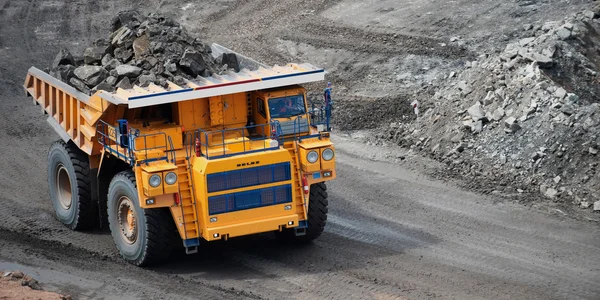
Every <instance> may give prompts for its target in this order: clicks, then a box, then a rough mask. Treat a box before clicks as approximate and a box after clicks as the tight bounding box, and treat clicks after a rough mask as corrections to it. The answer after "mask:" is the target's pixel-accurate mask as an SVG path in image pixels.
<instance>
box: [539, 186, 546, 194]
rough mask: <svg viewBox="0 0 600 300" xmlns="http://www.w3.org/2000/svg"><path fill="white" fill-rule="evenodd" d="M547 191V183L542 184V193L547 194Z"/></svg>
mask: <svg viewBox="0 0 600 300" xmlns="http://www.w3.org/2000/svg"><path fill="white" fill-rule="evenodd" d="M546 191H548V186H546V185H545V184H540V193H542V194H546Z"/></svg>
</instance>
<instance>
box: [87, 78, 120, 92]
mask: <svg viewBox="0 0 600 300" xmlns="http://www.w3.org/2000/svg"><path fill="white" fill-rule="evenodd" d="M92 91H107V92H110V93H112V92H114V91H115V87H114V85H111V84H109V83H108V82H106V81H104V82H101V83H100V84H99V85H97V86H95V87H94V88H93V89H92Z"/></svg>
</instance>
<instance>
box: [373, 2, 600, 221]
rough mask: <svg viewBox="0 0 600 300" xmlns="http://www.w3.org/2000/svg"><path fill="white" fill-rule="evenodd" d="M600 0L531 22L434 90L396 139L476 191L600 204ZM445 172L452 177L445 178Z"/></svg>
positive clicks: (394, 131) (391, 136)
mask: <svg viewBox="0 0 600 300" xmlns="http://www.w3.org/2000/svg"><path fill="white" fill-rule="evenodd" d="M599 72H600V5H597V6H596V8H595V9H594V10H592V11H584V12H581V13H578V14H575V15H572V16H569V17H568V18H566V19H565V20H564V21H561V22H540V23H538V24H532V25H528V26H525V27H524V28H523V29H522V37H521V38H519V39H517V40H514V41H513V42H510V43H508V45H506V47H505V48H504V49H499V51H498V52H492V53H489V54H485V55H481V56H480V57H479V59H478V60H477V61H473V62H471V61H469V62H466V63H465V67H464V68H463V69H462V70H454V71H453V72H452V73H451V74H449V75H448V76H447V77H446V78H444V79H443V80H440V81H439V82H437V83H435V84H434V85H432V86H433V87H432V88H431V89H430V90H427V91H426V92H428V93H430V94H429V95H433V97H431V96H430V97H429V98H424V97H421V98H420V100H421V101H422V107H421V114H420V115H419V117H418V120H417V121H415V122H395V123H393V124H392V125H391V126H390V128H389V129H387V130H386V131H385V132H384V133H383V134H380V135H379V136H377V139H376V141H378V142H380V143H381V142H382V141H383V142H390V141H391V142H393V143H395V144H398V145H401V146H405V147H410V148H411V149H412V150H413V151H417V152H420V153H426V154H427V155H429V156H431V157H434V158H436V159H438V160H441V161H443V162H445V163H446V164H447V166H448V167H447V169H446V170H444V171H442V172H441V173H440V174H439V175H441V176H457V177H463V178H466V179H468V181H469V182H470V184H471V185H472V187H473V188H474V189H476V190H479V191H483V192H489V193H492V192H493V193H495V194H503V195H507V196H511V197H512V196H514V195H528V197H523V199H534V198H536V196H537V197H539V198H541V199H549V200H551V201H554V202H562V203H574V204H576V205H578V206H580V207H581V208H591V207H592V204H595V203H598V205H597V207H598V209H600V202H598V201H600V189H598V187H599V186H600V154H599V152H600V75H599ZM442 173H443V174H442Z"/></svg>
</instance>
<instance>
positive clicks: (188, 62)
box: [179, 50, 206, 77]
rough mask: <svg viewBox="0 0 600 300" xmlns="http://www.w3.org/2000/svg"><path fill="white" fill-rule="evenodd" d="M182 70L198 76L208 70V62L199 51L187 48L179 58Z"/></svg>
mask: <svg viewBox="0 0 600 300" xmlns="http://www.w3.org/2000/svg"><path fill="white" fill-rule="evenodd" d="M179 66H180V67H181V70H182V71H183V72H185V73H186V74H188V75H190V76H192V77H196V76H198V75H202V74H203V73H204V70H206V62H205V61H204V58H202V55H201V54H200V53H198V52H197V51H193V50H186V51H185V53H183V55H182V56H181V59H180V60H179Z"/></svg>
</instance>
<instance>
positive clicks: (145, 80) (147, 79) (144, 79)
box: [138, 74, 156, 87]
mask: <svg viewBox="0 0 600 300" xmlns="http://www.w3.org/2000/svg"><path fill="white" fill-rule="evenodd" d="M154 81H156V76H155V75H154V74H148V75H142V76H140V77H139V78H138V82H139V86H141V87H147V86H148V85H150V83H154Z"/></svg>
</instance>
